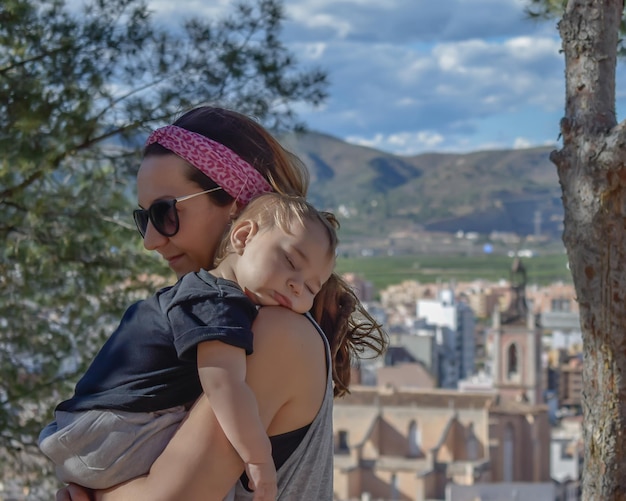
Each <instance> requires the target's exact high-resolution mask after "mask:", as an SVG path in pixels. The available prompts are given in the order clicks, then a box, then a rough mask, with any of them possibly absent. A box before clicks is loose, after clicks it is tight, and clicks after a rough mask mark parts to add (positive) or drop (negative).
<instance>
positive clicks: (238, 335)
mask: <svg viewBox="0 0 626 501" xmlns="http://www.w3.org/2000/svg"><path fill="white" fill-rule="evenodd" d="M207 275H208V274H207ZM211 279H212V280H211V281H205V280H203V279H201V278H200V277H199V276H198V275H197V274H195V273H192V274H189V275H186V276H185V277H184V278H183V279H182V280H181V281H180V282H179V284H177V285H180V287H179V288H178V289H177V290H176V291H175V294H174V295H173V297H171V300H170V301H169V304H167V306H166V310H165V311H166V315H167V319H168V322H169V324H170V328H171V330H172V335H173V338H174V346H175V348H176V352H177V354H178V357H179V358H180V359H181V360H188V361H194V362H195V360H196V352H197V346H198V344H199V343H202V342H204V341H221V342H223V343H227V344H230V345H232V346H236V347H239V348H242V349H243V350H245V352H246V354H247V355H250V354H251V353H252V322H253V321H254V318H255V317H256V313H257V309H256V306H255V305H254V304H253V303H252V301H250V299H248V298H247V297H246V296H245V294H243V292H242V291H241V289H239V287H237V285H236V284H234V283H233V282H229V281H224V280H218V279H215V278H214V277H212V276H211Z"/></svg>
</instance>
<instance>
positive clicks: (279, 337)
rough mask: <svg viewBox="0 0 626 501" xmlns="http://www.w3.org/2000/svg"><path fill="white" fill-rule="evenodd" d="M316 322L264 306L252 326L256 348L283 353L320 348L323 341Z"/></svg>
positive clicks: (283, 309)
mask: <svg viewBox="0 0 626 501" xmlns="http://www.w3.org/2000/svg"><path fill="white" fill-rule="evenodd" d="M313 322H314V321H313V320H312V319H310V318H309V317H307V316H306V315H302V314H300V313H295V312H293V311H291V310H289V309H287V308H283V307H281V306H264V307H262V308H259V313H258V315H257V318H256V320H255V321H254V324H253V326H252V331H253V332H254V344H255V346H261V345H262V344H263V345H265V344H267V345H271V346H273V347H275V348H277V349H278V348H280V349H281V351H291V352H304V353H305V352H306V350H308V349H311V348H313V347H319V346H320V345H321V343H323V340H322V338H321V335H320V333H319V332H318V331H317V329H316V327H315V324H314V323H313Z"/></svg>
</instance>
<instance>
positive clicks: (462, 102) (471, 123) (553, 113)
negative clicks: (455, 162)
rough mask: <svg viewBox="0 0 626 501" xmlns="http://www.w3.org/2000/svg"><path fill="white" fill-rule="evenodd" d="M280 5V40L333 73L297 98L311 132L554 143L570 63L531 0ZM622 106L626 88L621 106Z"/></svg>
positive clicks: (461, 146) (165, 11) (415, 140)
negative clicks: (533, 13) (530, 9)
mask: <svg viewBox="0 0 626 501" xmlns="http://www.w3.org/2000/svg"><path fill="white" fill-rule="evenodd" d="M148 4H149V5H150V6H151V7H152V8H153V9H154V10H155V12H156V15H157V16H161V18H164V16H165V17H166V18H168V19H173V18H174V17H177V16H178V15H187V14H189V15H194V16H197V15H206V16H214V15H215V13H216V12H217V11H219V10H220V9H224V8H227V5H228V4H229V2H228V0H213V1H211V2H207V1H203V0H179V1H178V2H175V3H174V2H170V1H169V0H149V1H148ZM283 5H284V7H285V12H286V16H287V19H286V21H285V23H284V26H283V32H282V36H281V40H282V41H283V43H284V44H285V45H286V47H287V48H288V49H289V50H291V51H292V53H293V54H294V55H295V56H296V58H297V60H298V61H299V63H300V64H301V65H302V68H313V67H316V68H321V69H323V70H325V71H326V72H327V73H328V79H329V82H330V85H329V87H328V92H329V97H328V99H327V100H326V101H325V103H324V104H323V105H322V106H321V107H319V108H312V107H310V106H298V107H297V108H296V111H297V113H298V117H299V118H300V119H301V120H303V121H304V122H305V123H306V125H307V126H308V127H309V128H310V129H311V130H315V131H318V132H322V133H325V134H329V135H331V136H335V137H337V138H339V139H342V140H345V141H348V142H351V143H354V144H358V145H363V146H369V147H373V148H376V149H379V150H382V151H386V152H390V153H395V154H398V155H415V154H419V153H424V152H459V153H465V152H471V151H478V150H493V149H511V148H528V147H534V146H542V145H551V146H558V145H559V142H558V137H559V121H560V119H561V117H562V116H563V113H564V93H565V90H564V88H565V82H564V68H565V65H564V60H563V56H562V54H560V47H561V43H560V39H559V34H558V31H557V21H556V20H551V21H543V22H535V21H532V20H529V19H528V18H527V17H526V15H525V13H524V6H525V1H524V0H437V1H434V0H283ZM172 9H175V12H174V10H172ZM172 16H173V17H172ZM622 73H623V70H622ZM625 76H626V74H625ZM618 78H619V75H618ZM618 81H619V80H618ZM618 89H619V85H618ZM622 104H623V106H622ZM621 108H626V92H623V93H622V94H621V95H618V115H619V111H620V109H621ZM618 118H619V116H618Z"/></svg>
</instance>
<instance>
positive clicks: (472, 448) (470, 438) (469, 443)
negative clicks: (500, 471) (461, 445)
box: [465, 423, 478, 461]
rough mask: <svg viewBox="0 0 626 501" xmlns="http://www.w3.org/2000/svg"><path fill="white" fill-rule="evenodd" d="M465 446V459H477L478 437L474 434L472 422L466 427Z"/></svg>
mask: <svg viewBox="0 0 626 501" xmlns="http://www.w3.org/2000/svg"><path fill="white" fill-rule="evenodd" d="M465 446H466V447H467V459H468V460H469V461H475V460H477V459H478V439H477V438H476V435H475V434H474V423H470V424H469V425H468V427H467V439H466V441H465Z"/></svg>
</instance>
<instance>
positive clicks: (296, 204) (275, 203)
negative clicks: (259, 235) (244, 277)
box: [214, 193, 339, 265]
mask: <svg viewBox="0 0 626 501" xmlns="http://www.w3.org/2000/svg"><path fill="white" fill-rule="evenodd" d="M240 220H250V221H254V222H255V223H256V224H257V225H258V228H259V231H265V230H269V229H272V228H275V227H278V228H280V229H281V230H282V231H284V232H285V233H288V234H290V233H291V232H292V231H293V230H292V228H293V224H294V223H297V224H299V225H301V226H302V227H304V228H306V224H307V223H308V222H314V223H319V224H321V225H322V226H323V227H324V229H325V230H326V234H327V236H328V243H329V246H328V256H329V257H334V255H335V251H336V249H337V243H338V238H337V230H338V229H339V221H337V218H336V217H335V215H334V214H333V213H332V212H325V211H318V210H317V209H316V208H315V207H313V205H311V204H310V203H309V202H307V201H306V199H305V198H304V197H299V196H293V195H284V194H281V193H265V194H263V195H259V196H257V197H256V198H254V199H253V200H251V201H250V203H248V205H247V206H246V207H244V208H243V209H242V211H241V213H240V214H239V216H238V217H237V219H236V220H235V221H234V222H233V225H232V226H231V230H230V231H229V232H228V234H227V235H226V236H225V237H224V238H223V239H222V243H221V245H220V248H219V250H218V251H217V253H216V256H215V263H214V264H215V265H217V264H219V263H220V262H221V261H222V260H223V259H224V258H225V257H226V256H227V255H228V254H229V253H231V252H234V249H233V248H232V245H231V242H230V235H231V233H232V230H233V229H234V228H235V227H236V223H237V221H240Z"/></svg>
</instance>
